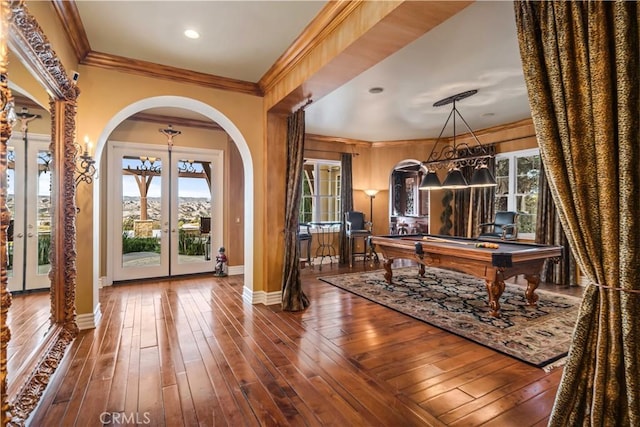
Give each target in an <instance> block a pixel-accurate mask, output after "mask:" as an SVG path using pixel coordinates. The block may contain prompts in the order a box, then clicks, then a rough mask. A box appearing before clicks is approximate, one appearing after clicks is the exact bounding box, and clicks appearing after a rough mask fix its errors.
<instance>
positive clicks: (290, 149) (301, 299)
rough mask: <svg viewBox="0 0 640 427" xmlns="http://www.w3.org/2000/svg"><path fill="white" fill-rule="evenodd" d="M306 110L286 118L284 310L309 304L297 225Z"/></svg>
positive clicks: (293, 309)
mask: <svg viewBox="0 0 640 427" xmlns="http://www.w3.org/2000/svg"><path fill="white" fill-rule="evenodd" d="M304 119H305V114H304V109H302V108H300V109H299V110H298V111H296V112H295V113H293V114H292V115H290V116H289V117H288V118H287V188H286V206H285V214H284V215H285V217H284V227H285V228H284V265H283V271H282V309H283V310H285V311H300V310H304V309H305V308H307V307H308V306H309V299H308V298H307V296H306V295H305V293H304V292H303V291H302V283H301V281H300V253H299V247H298V228H299V214H300V199H301V198H302V185H301V184H302V167H303V164H304V132H305V124H304Z"/></svg>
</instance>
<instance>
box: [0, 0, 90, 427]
mask: <svg viewBox="0 0 640 427" xmlns="http://www.w3.org/2000/svg"><path fill="white" fill-rule="evenodd" d="M0 13H1V15H0V18H1V24H0V25H1V26H0V29H1V31H2V33H1V34H0V74H1V82H0V83H1V84H0V92H1V101H2V104H1V105H0V107H1V109H0V112H1V113H2V115H1V122H0V127H1V130H2V135H1V138H0V219H1V222H0V262H1V264H2V265H1V267H2V270H1V274H0V391H1V392H2V393H1V397H0V417H1V420H0V425H1V426H4V425H23V424H24V423H25V421H26V419H27V417H28V416H29V414H30V413H31V411H33V409H34V408H35V407H36V405H37V404H38V401H39V400H40V397H41V396H42V393H43V392H44V389H45V387H46V386H47V384H48V383H49V379H50V377H51V375H52V374H53V372H54V371H55V369H56V367H57V366H58V364H59V363H60V360H61V359H62V357H63V355H64V352H65V349H66V348H67V346H68V345H69V344H70V343H71V341H72V340H73V338H74V337H75V336H76V335H77V333H78V326H77V323H76V314H75V286H76V237H75V235H76V233H75V220H76V205H75V182H74V171H75V157H76V150H75V148H74V137H75V117H76V99H77V97H78V95H79V90H78V88H77V87H76V86H75V85H74V84H73V83H72V81H71V80H70V79H69V78H68V76H67V74H66V72H65V70H64V67H63V66H62V64H61V63H60V60H59V59H58V57H57V56H56V54H55V52H54V51H53V50H52V49H51V46H50V44H49V42H48V40H47V38H46V36H45V35H44V33H43V32H42V29H41V28H40V26H39V25H38V23H37V22H36V20H35V18H34V17H33V16H32V15H30V14H29V11H28V10H27V8H26V6H25V5H24V3H23V2H22V1H14V2H8V1H6V0H0ZM8 49H11V51H12V52H13V53H15V55H16V57H17V58H19V59H20V61H21V62H23V63H24V64H25V66H26V67H27V68H28V69H30V70H31V72H32V73H33V75H34V76H35V77H36V79H38V80H39V81H40V83H41V84H42V85H43V86H44V87H45V89H46V90H47V91H48V93H49V95H50V111H51V146H50V150H51V153H52V165H53V168H52V171H53V173H52V182H51V206H52V217H53V221H52V227H51V241H52V243H51V253H50V261H51V270H50V272H49V279H50V280H51V317H50V320H51V325H50V328H49V331H48V333H47V336H46V337H45V339H44V340H42V342H41V344H40V345H39V347H38V348H37V349H36V350H35V351H34V352H33V356H32V357H31V359H30V360H28V361H25V363H24V364H23V366H22V368H21V369H20V372H19V373H17V374H16V376H15V381H13V383H12V384H7V342H8V341H9V339H10V338H11V333H10V330H9V327H8V325H7V314H8V311H9V306H10V305H11V295H10V293H9V291H8V290H7V280H8V277H7V227H8V223H9V215H10V214H9V210H8V208H7V203H6V202H7V181H6V176H7V141H8V140H9V137H10V135H11V125H10V124H9V123H8V113H9V108H8V106H10V105H11V104H12V101H13V100H12V96H11V91H10V90H9V88H8V80H10V79H11V76H10V75H7V65H8V64H7V56H8Z"/></svg>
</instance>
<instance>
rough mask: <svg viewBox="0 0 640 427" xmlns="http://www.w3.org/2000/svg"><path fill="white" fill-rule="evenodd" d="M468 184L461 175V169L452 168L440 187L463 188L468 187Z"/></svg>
mask: <svg viewBox="0 0 640 427" xmlns="http://www.w3.org/2000/svg"><path fill="white" fill-rule="evenodd" d="M468 186H469V184H468V183H467V180H466V179H465V178H464V175H462V171H461V170H460V169H458V168H453V169H451V170H450V171H449V173H448V174H447V177H446V178H445V179H444V182H443V183H442V188H452V189H455V188H465V187H468Z"/></svg>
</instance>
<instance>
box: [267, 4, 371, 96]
mask: <svg viewBox="0 0 640 427" xmlns="http://www.w3.org/2000/svg"><path fill="white" fill-rule="evenodd" d="M360 6H361V4H360V2H357V1H349V0H340V1H330V2H327V4H326V5H325V6H324V7H323V8H322V10H320V12H318V14H317V15H316V16H315V18H314V19H313V20H312V21H311V22H310V23H309V25H307V26H306V27H305V29H304V30H303V31H302V33H301V34H300V35H299V36H298V38H297V39H296V40H295V41H294V42H293V43H292V44H291V46H289V47H288V48H287V50H285V51H284V53H283V54H282V55H280V57H279V58H278V59H277V60H276V61H275V62H274V64H273V65H272V66H271V68H269V70H268V71H267V72H266V73H265V74H264V75H263V76H262V78H260V81H259V82H258V85H259V86H260V88H261V89H262V91H263V92H264V93H266V92H268V91H269V90H270V89H272V88H273V87H274V86H275V85H276V84H277V83H278V81H280V79H282V78H283V77H284V76H286V75H287V74H288V73H289V72H291V70H292V69H293V68H294V67H295V66H296V65H297V64H298V63H299V62H300V61H301V60H302V59H303V58H304V57H305V56H306V55H307V54H309V52H311V51H312V50H313V49H315V48H316V47H317V46H319V45H320V44H321V43H322V41H323V40H324V39H325V38H326V37H327V36H328V35H329V34H331V33H332V32H333V31H335V29H336V28H338V27H339V26H340V25H341V24H342V22H343V21H344V20H345V19H346V18H347V17H348V16H349V15H350V14H351V13H353V11H354V10H356V9H357V8H359V7H360Z"/></svg>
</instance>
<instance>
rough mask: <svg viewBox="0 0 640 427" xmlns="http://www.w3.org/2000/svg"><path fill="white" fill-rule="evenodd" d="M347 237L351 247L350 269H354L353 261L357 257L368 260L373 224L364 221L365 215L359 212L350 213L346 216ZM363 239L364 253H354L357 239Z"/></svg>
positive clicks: (346, 213)
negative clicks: (360, 256)
mask: <svg viewBox="0 0 640 427" xmlns="http://www.w3.org/2000/svg"><path fill="white" fill-rule="evenodd" d="M344 219H345V235H346V236H347V240H348V246H349V254H348V256H349V267H353V260H354V258H355V257H356V256H358V255H362V256H363V260H365V261H366V259H367V255H368V254H367V247H368V246H369V236H371V226H372V225H373V224H372V223H371V222H367V221H365V220H364V214H363V213H362V212H358V211H349V212H345V214H344ZM358 238H362V242H363V252H354V245H355V243H356V239H358Z"/></svg>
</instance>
